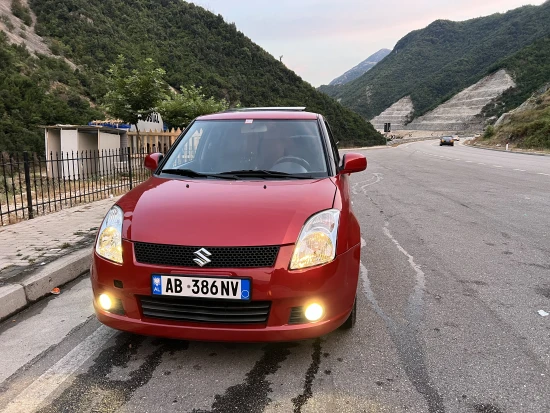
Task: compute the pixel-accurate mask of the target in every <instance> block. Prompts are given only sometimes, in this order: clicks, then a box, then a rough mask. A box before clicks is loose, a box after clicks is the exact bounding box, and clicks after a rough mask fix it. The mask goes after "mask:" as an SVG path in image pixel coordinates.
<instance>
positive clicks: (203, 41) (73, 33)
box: [0, 0, 384, 149]
mask: <svg viewBox="0 0 550 413" xmlns="http://www.w3.org/2000/svg"><path fill="white" fill-rule="evenodd" d="M29 4H30V7H31V9H32V11H33V12H34V13H35V14H36V16H37V24H36V31H37V33H38V34H39V35H41V36H43V37H44V38H45V39H46V41H47V42H48V43H49V46H50V49H51V50H52V52H53V53H55V54H58V55H62V56H65V57H67V58H69V59H70V60H71V61H73V62H74V63H75V64H77V65H78V67H79V71H78V72H77V73H76V74H72V73H71V71H70V70H69V69H68V68H67V67H64V68H63V69H60V70H61V71H62V72H63V73H64V74H65V76H67V77H68V78H77V83H78V85H76V86H77V89H76V90H75V93H82V94H84V96H86V97H88V98H90V100H91V101H92V102H98V100H99V98H100V97H101V96H103V95H104V94H105V92H106V91H105V88H104V85H103V82H102V81H101V79H102V76H103V75H104V74H105V73H106V70H107V69H108V67H109V65H110V64H112V63H113V62H114V61H115V59H116V57H117V55H119V54H123V55H125V56H126V58H127V61H129V62H130V63H136V62H138V61H139V60H142V59H144V58H146V57H151V58H153V59H154V60H155V61H156V62H158V64H159V65H160V66H162V67H163V68H164V69H165V70H166V80H167V81H168V83H169V84H170V85H171V86H173V87H174V88H176V89H179V87H180V86H190V85H195V86H202V88H203V92H204V93H205V94H207V95H212V96H215V97H217V98H226V99H227V100H229V102H230V103H232V104H234V103H237V102H240V104H241V105H242V106H264V105H265V106H277V105H284V106H307V108H308V109H309V110H311V111H318V112H321V113H323V114H325V115H326V116H327V118H328V119H329V121H330V122H331V124H332V127H333V129H334V133H335V135H337V138H338V139H339V140H340V142H341V143H342V145H343V146H345V145H373V144H378V143H383V142H384V140H383V138H382V136H381V135H380V134H378V133H377V132H376V131H375V130H374V128H373V127H372V125H370V124H369V123H368V122H365V121H364V120H363V119H362V118H361V117H360V116H359V115H357V114H355V113H353V112H352V111H350V110H348V109H346V108H344V107H343V106H341V105H339V104H338V103H337V102H335V101H334V100H333V99H331V98H329V97H328V96H326V95H324V94H322V93H319V92H318V91H316V90H315V88H313V87H312V86H311V85H309V84H308V83H306V82H304V81H302V79H301V78H300V77H299V76H297V75H296V74H295V73H294V72H293V71H291V70H288V69H287V68H286V67H285V66H284V65H283V64H282V63H281V62H279V61H278V60H276V59H274V58H273V57H272V56H271V55H269V54H268V53H267V52H266V51H264V50H263V49H261V48H260V47H259V46H257V45H256V44H254V43H253V42H252V41H251V40H250V39H248V38H247V37H245V36H244V35H243V34H242V33H241V32H239V31H238V30H237V29H236V27H235V25H233V24H227V23H225V21H224V20H223V18H222V17H221V16H219V15H218V16H216V15H214V14H212V13H210V12H208V11H206V10H204V9H202V8H200V7H197V6H195V5H193V4H190V3H185V2H182V1H180V0H136V1H130V0H31V1H29ZM10 70H12V71H16V69H15V66H13V67H11V69H10ZM32 75H34V74H33V73H32V71H31V72H29V74H24V75H23V76H24V77H29V76H32ZM47 80H48V79H47V77H45V78H44V82H46V83H47ZM59 82H60V83H61V84H63V85H64V84H67V83H65V82H64V81H63V80H59ZM68 86H69V88H68V90H69V91H70V92H73V85H72V84H69V85H68ZM47 87H48V85H45V86H44V87H43V88H42V89H40V88H39V89H38V90H37V91H36V92H35V93H38V94H42V95H44V93H45V92H44V90H45V89H44V88H46V89H47ZM50 87H51V82H50ZM66 102H68V100H66ZM75 110H76V109H75ZM27 113H28V114H29V115H30V116H34V113H35V112H34V109H32V110H30V109H29V110H28V111H27ZM8 115H9V116H11V114H8ZM91 119H93V117H92V116H91V115H90V109H86V110H84V109H83V110H81V111H80V112H79V116H75V117H74V118H71V119H70V121H71V122H72V123H76V122H84V121H88V120H91ZM60 121H63V122H66V121H68V120H67V118H66V117H65V118H63V117H60V116H50V118H48V119H46V118H44V117H42V118H41V120H40V123H52V122H60ZM4 135H5V136H7V139H8V140H10V141H12V142H13V141H16V140H18V139H20V138H19V134H16V133H13V132H10V131H7V132H6V131H4ZM40 144H41V142H36V143H35V146H36V145H40ZM1 145H2V144H1V141H0V149H2V147H1ZM15 146H16V147H19V146H20V145H18V144H15Z"/></svg>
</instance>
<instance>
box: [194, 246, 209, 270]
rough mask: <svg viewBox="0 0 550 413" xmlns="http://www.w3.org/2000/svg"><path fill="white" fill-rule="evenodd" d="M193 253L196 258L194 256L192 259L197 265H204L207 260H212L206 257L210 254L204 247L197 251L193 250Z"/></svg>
mask: <svg viewBox="0 0 550 413" xmlns="http://www.w3.org/2000/svg"><path fill="white" fill-rule="evenodd" d="M193 254H195V255H196V256H197V257H198V258H195V259H194V260H193V261H195V262H196V263H197V264H198V265H199V266H201V267H204V266H205V265H206V264H208V263H209V262H212V260H210V259H209V258H208V257H210V256H211V255H212V254H210V252H208V250H207V249H206V248H201V249H200V250H198V251H195V252H194V253H193Z"/></svg>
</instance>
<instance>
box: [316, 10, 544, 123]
mask: <svg viewBox="0 0 550 413" xmlns="http://www.w3.org/2000/svg"><path fill="white" fill-rule="evenodd" d="M548 21H550V2H549V1H547V2H546V3H544V4H542V5H540V6H524V7H521V8H518V9H515V10H511V11H509V12H507V13H504V14H494V15H491V16H487V17H482V18H477V19H472V20H468V21H463V22H452V21H446V20H437V21H435V22H433V23H432V24H430V25H429V26H428V27H426V28H425V29H422V30H416V31H413V32H411V33H409V34H408V35H407V36H405V37H404V38H402V39H401V40H400V41H399V42H398V43H397V45H396V46H395V48H394V49H393V51H392V52H391V53H390V54H389V55H388V56H387V57H386V58H385V59H384V60H383V61H382V62H380V63H379V64H377V65H376V66H375V67H374V68H372V69H371V70H369V71H368V72H367V73H365V74H364V75H362V76H361V77H359V78H358V79H356V80H354V81H351V82H349V83H347V84H345V85H341V86H325V87H322V88H320V90H323V91H324V92H326V93H328V94H330V95H331V96H333V97H336V98H338V99H341V102H342V103H343V104H344V105H345V106H348V107H349V108H351V109H353V110H355V111H356V112H357V113H359V114H361V115H362V116H363V117H365V118H366V119H373V118H374V117H376V116H378V115H380V114H381V113H382V112H383V111H385V110H386V109H388V108H389V107H391V106H392V105H393V104H395V103H396V102H398V101H399V100H400V99H402V98H403V97H405V96H408V97H409V98H410V100H411V102H412V107H413V112H412V113H411V115H410V119H413V118H416V117H419V116H421V115H424V114H426V113H427V112H429V111H430V110H433V109H435V108H436V107H437V106H439V105H440V104H441V103H443V102H445V101H447V100H448V99H450V98H451V97H452V96H454V95H456V94H457V93H459V92H461V91H462V90H464V89H466V88H468V87H470V86H472V85H474V84H475V83H476V82H478V81H480V80H481V79H483V78H485V77H486V76H488V75H490V74H492V73H495V72H497V71H498V70H499V69H506V70H507V72H508V73H509V74H510V75H511V76H512V78H513V80H514V82H515V84H516V86H515V88H514V91H510V92H507V93H505V94H504V96H507V95H514V94H515V95H517V96H525V95H527V96H528V95H529V94H530V93H532V92H533V91H534V90H535V89H536V87H538V86H540V84H542V78H540V79H538V81H540V83H538V84H537V81H532V80H533V79H532V76H531V74H530V73H528V72H527V71H525V70H522V69H521V65H522V64H521V62H522V59H523V62H526V63H527V64H528V65H531V66H535V67H532V68H531V69H533V70H534V71H535V72H537V73H542V72H544V70H541V65H545V64H546V63H544V62H543V61H544V60H545V59H546V55H548V53H549V52H548V50H549V49H548V47H547V45H548V43H545V40H544V39H545V38H548V37H549V36H550V25H549V24H548ZM537 43H540V44H539V45H538V47H534V45H535V44H537ZM544 45H546V46H544ZM541 46H542V47H546V50H541ZM518 54H519V55H518ZM520 55H521V56H520ZM525 59H526V60H525ZM531 72H532V71H531ZM522 73H523V74H522ZM545 81H547V80H545ZM516 100H520V98H519V97H517V98H516ZM490 107H491V108H493V112H492V113H486V115H487V116H498V115H499V114H500V113H502V112H503V111H505V110H506V109H507V108H506V103H505V104H504V105H503V104H498V105H497V106H496V107H495V105H492V106H490Z"/></svg>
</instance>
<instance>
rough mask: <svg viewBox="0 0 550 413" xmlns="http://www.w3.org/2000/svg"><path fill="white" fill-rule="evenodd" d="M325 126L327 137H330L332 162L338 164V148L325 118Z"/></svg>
mask: <svg viewBox="0 0 550 413" xmlns="http://www.w3.org/2000/svg"><path fill="white" fill-rule="evenodd" d="M325 127H326V128H327V132H328V137H329V139H330V144H331V150H332V154H333V157H334V162H335V163H336V165H337V166H340V154H339V153H338V148H337V147H336V141H335V140H334V136H333V135H332V130H331V129H330V125H329V124H328V122H327V121H326V120H325Z"/></svg>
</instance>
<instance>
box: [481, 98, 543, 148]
mask: <svg viewBox="0 0 550 413" xmlns="http://www.w3.org/2000/svg"><path fill="white" fill-rule="evenodd" d="M473 143H474V144H475V143H478V144H480V145H488V146H495V145H498V144H500V145H501V146H506V144H509V147H510V148H518V149H527V150H542V151H548V150H550V90H548V91H547V92H546V93H544V94H543V95H541V96H538V97H533V98H531V107H530V108H529V109H525V110H522V111H518V112H516V113H513V114H511V115H510V117H509V119H508V120H507V121H506V122H505V123H504V124H502V125H500V126H497V127H492V126H489V127H487V129H486V132H485V134H484V135H483V136H482V137H480V138H477V139H476V140H475V141H474V142H473Z"/></svg>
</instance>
